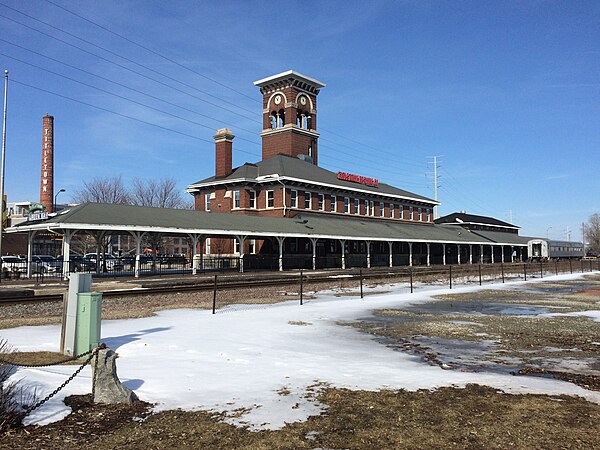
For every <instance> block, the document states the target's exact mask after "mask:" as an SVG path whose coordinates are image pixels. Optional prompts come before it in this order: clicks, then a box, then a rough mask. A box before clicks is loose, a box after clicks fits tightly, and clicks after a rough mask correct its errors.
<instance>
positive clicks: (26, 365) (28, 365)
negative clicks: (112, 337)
mask: <svg viewBox="0 0 600 450" xmlns="http://www.w3.org/2000/svg"><path fill="white" fill-rule="evenodd" d="M102 345H104V344H102ZM94 350H95V349H91V350H88V351H87V352H83V353H80V354H79V355H75V356H70V357H69V358H66V359H63V360H60V361H56V362H52V363H44V364H20V363H16V362H14V361H8V360H6V359H1V358H0V364H6V365H10V366H17V367H29V368H34V367H50V366H58V365H60V364H65V363H68V362H71V361H76V360H78V359H80V358H83V357H84V356H87V355H89V354H90V353H92V352H93V351H94ZM17 353H18V352H17Z"/></svg>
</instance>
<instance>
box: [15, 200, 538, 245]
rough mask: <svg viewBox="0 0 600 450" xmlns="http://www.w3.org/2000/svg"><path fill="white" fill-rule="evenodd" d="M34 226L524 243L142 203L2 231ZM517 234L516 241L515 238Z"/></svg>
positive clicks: (447, 229)
mask: <svg viewBox="0 0 600 450" xmlns="http://www.w3.org/2000/svg"><path fill="white" fill-rule="evenodd" d="M34 230H51V231H54V232H62V231H64V230H86V231H108V232H158V233H166V234H173V235H176V234H199V235H206V236H232V237H234V236H246V237H258V238H262V237H307V238H323V239H346V240H372V241H404V242H430V243H455V244H498V245H517V246H525V245H527V242H526V241H523V239H524V238H519V237H518V236H515V235H511V234H509V233H491V232H486V233H483V232H480V231H478V232H471V231H469V230H465V229H463V228H458V227H451V226H448V225H432V224H412V223H403V222H399V221H392V220H377V219H369V218H361V217H356V216H355V217H330V216H318V215H316V214H307V215H298V216H296V217H294V218H277V217H259V216H251V215H244V214H229V213H215V212H201V211H194V210H185V209H168V208H152V207H146V206H132V205H112V204H110V205H109V204H101V203H83V204H81V205H78V206H74V207H72V208H69V209H66V210H64V211H61V212H59V213H58V214H56V215H54V216H51V217H50V218H48V219H46V220H42V221H37V222H23V223H21V224H18V225H16V226H14V227H11V228H8V229H7V230H6V232H7V233H19V232H25V231H34ZM517 238H519V239H517Z"/></svg>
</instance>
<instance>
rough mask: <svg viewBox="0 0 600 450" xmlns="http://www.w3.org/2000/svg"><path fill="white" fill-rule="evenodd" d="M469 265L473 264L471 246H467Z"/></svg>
mask: <svg viewBox="0 0 600 450" xmlns="http://www.w3.org/2000/svg"><path fill="white" fill-rule="evenodd" d="M469 264H473V244H469Z"/></svg>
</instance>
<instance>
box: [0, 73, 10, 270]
mask: <svg viewBox="0 0 600 450" xmlns="http://www.w3.org/2000/svg"><path fill="white" fill-rule="evenodd" d="M7 98H8V70H5V71H4V118H3V121H2V164H1V166H0V202H1V204H2V210H1V212H0V215H1V216H2V217H0V271H2V258H1V256H2V233H3V232H4V162H5V155H6V101H7Z"/></svg>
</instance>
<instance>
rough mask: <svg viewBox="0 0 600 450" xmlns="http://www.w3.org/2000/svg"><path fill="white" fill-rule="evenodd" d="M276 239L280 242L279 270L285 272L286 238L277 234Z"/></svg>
mask: <svg viewBox="0 0 600 450" xmlns="http://www.w3.org/2000/svg"><path fill="white" fill-rule="evenodd" d="M276 239H277V243H278V244H279V271H280V272H283V241H285V238H284V237H277V236H276Z"/></svg>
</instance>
